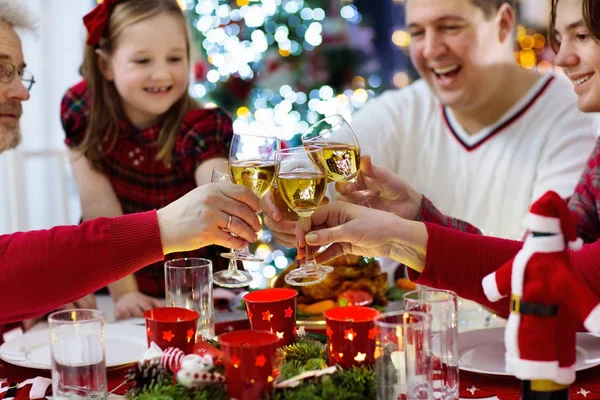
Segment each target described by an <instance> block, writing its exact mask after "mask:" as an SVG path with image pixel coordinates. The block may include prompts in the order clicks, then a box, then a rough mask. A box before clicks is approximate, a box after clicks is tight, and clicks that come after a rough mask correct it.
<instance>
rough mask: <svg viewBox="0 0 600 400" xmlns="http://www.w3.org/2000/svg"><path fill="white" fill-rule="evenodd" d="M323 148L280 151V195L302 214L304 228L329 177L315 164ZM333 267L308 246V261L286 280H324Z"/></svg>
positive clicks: (303, 282) (296, 283) (299, 283)
mask: <svg viewBox="0 0 600 400" xmlns="http://www.w3.org/2000/svg"><path fill="white" fill-rule="evenodd" d="M322 151H323V150H322V149H321V148H319V147H315V146H312V147H311V146H305V147H304V148H302V147H301V148H292V149H284V150H281V151H279V152H278V153H277V159H278V161H279V174H278V175H277V187H278V189H279V193H280V194H281V198H282V199H283V200H284V201H285V203H286V204H287V205H288V206H289V207H290V208H291V209H292V210H293V211H294V212H295V213H296V214H298V216H299V217H300V224H301V225H302V228H303V229H304V230H305V231H306V232H308V231H310V216H311V215H312V213H313V212H314V211H315V210H316V208H317V206H318V205H319V203H321V201H322V200H323V197H324V196H325V189H326V187H327V178H326V176H325V173H324V172H323V171H322V170H321V169H320V168H319V167H318V166H316V165H315V163H314V161H313V160H314V159H315V158H317V157H321V153H322ZM331 271H333V268H332V267H328V266H323V265H318V264H317V263H316V262H315V259H314V252H313V249H312V248H310V247H309V248H307V256H306V262H305V263H304V265H302V266H301V267H300V268H298V269H295V270H293V271H291V272H290V273H288V274H287V275H286V277H285V281H286V282H287V283H288V284H290V285H294V286H306V285H312V284H315V283H318V282H321V281H323V280H324V279H325V278H326V276H327V274H328V273H330V272H331Z"/></svg>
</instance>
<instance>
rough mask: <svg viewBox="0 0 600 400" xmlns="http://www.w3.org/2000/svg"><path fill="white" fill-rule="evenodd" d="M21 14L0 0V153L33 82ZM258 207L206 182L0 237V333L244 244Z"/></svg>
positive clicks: (241, 191) (10, 0) (247, 194)
mask: <svg viewBox="0 0 600 400" xmlns="http://www.w3.org/2000/svg"><path fill="white" fill-rule="evenodd" d="M27 15H28V13H27V11H26V10H23V9H22V8H21V7H20V6H19V4H18V2H17V1H16V0H0V153H2V152H3V151H4V150H8V149H11V148H14V147H16V146H17V145H18V144H19V141H20V138H21V132H20V127H19V120H20V118H21V114H22V105H21V104H22V102H23V101H26V100H28V99H29V90H30V89H31V87H32V86H33V84H34V83H35V80H34V78H33V76H32V75H31V74H30V73H28V72H26V71H25V61H24V56H23V50H22V47H21V40H20V38H19V35H18V34H17V30H19V29H23V28H24V29H32V24H31V23H30V22H29V21H28V18H27ZM259 211H260V201H259V199H258V198H257V197H256V196H255V195H254V194H253V193H252V192H251V191H250V190H248V189H246V188H244V187H242V186H239V185H234V184H231V183H211V184H207V185H203V186H201V187H199V188H196V189H195V190H193V191H191V192H189V193H188V194H186V195H185V196H183V197H182V198H180V199H179V200H177V201H175V202H174V203H171V204H170V205H168V206H167V207H164V208H162V209H160V210H158V211H156V210H153V211H149V212H145V213H138V214H130V215H125V216H121V217H117V218H99V219H96V220H91V221H86V222H84V223H82V224H81V225H79V226H62V227H55V228H52V229H50V230H46V231H32V232H17V233H14V234H9V235H0V305H1V306H0V334H1V333H2V330H3V326H2V324H6V323H10V322H14V321H19V320H24V319H27V318H32V317H36V316H39V315H42V314H44V313H46V312H48V311H51V310H53V309H55V308H56V307H59V306H61V305H63V304H65V303H69V302H72V301H73V300H75V299H79V298H81V297H83V296H85V295H87V294H88V293H92V292H94V291H95V290H97V289H99V288H101V287H104V286H106V285H107V284H109V283H111V282H114V281H116V280H118V279H121V278H123V277H124V276H127V275H130V274H131V273H133V272H135V271H137V270H138V269H140V268H142V267H144V266H146V265H148V264H152V263H154V262H157V261H160V260H162V259H163V258H164V254H167V253H172V252H180V251H189V250H194V249H197V248H200V247H204V246H208V245H211V244H219V245H221V246H224V247H230V248H242V247H245V246H246V245H247V244H248V242H251V241H255V240H256V239H257V236H256V232H258V231H259V230H260V222H259V220H258V218H257V216H256V213H257V212H259ZM232 217H233V221H234V223H233V224H231V226H230V228H229V229H228V231H227V232H224V231H223V229H222V228H223V227H225V225H226V223H227V222H228V221H229V220H230V218H232ZM233 235H237V237H234V236H233ZM1 341H2V336H1V335H0V342H1Z"/></svg>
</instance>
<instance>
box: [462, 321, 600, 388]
mask: <svg viewBox="0 0 600 400" xmlns="http://www.w3.org/2000/svg"><path fill="white" fill-rule="evenodd" d="M504 353H505V350H504V328H492V329H481V330H476V331H468V332H462V333H460V334H459V335H458V357H459V359H460V369H462V370H465V371H470V372H477V373H480V374H489V375H504V376H510V374H508V373H507V372H506V371H505V367H506V364H505V362H504ZM597 365H600V338H598V337H596V336H594V335H591V334H589V333H578V334H577V361H576V362H575V370H577V371H583V370H584V369H588V368H592V367H595V366H597Z"/></svg>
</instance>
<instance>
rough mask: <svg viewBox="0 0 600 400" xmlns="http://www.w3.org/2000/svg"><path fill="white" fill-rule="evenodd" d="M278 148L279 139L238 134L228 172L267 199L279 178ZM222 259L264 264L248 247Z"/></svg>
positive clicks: (234, 181) (232, 178)
mask: <svg viewBox="0 0 600 400" xmlns="http://www.w3.org/2000/svg"><path fill="white" fill-rule="evenodd" d="M279 148H280V141H279V139H276V138H269V137H263V136H254V135H242V134H237V133H236V134H235V135H234V136H233V140H232V143H231V149H230V151H229V172H230V176H231V180H232V181H233V183H235V184H237V185H242V186H245V187H247V188H248V189H250V190H252V191H253V192H254V194H256V195H257V196H258V197H262V196H264V195H265V194H266V193H267V192H268V191H269V189H270V188H271V185H273V182H274V181H275V177H276V176H277V171H278V161H277V160H276V154H277V151H278V150H279ZM221 256H223V257H225V258H234V259H236V260H244V261H253V262H262V261H264V260H263V259H262V258H260V257H257V256H255V255H253V254H250V252H249V251H248V249H247V248H246V249H243V250H240V251H233V252H231V253H222V254H221Z"/></svg>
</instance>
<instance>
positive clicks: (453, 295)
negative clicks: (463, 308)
mask: <svg viewBox="0 0 600 400" xmlns="http://www.w3.org/2000/svg"><path fill="white" fill-rule="evenodd" d="M417 293H444V294H447V295H448V298H446V299H432V300H423V299H414V298H410V296H411V295H414V294H417ZM402 300H403V301H408V302H421V303H446V302H448V301H458V295H457V294H456V292H454V291H452V290H445V289H416V290H411V291H410V292H406V293H404V295H403V296H402Z"/></svg>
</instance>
